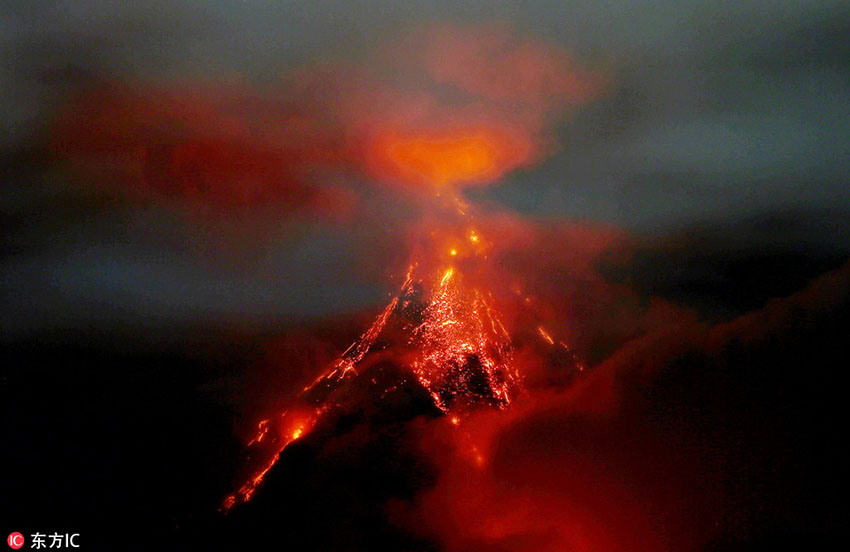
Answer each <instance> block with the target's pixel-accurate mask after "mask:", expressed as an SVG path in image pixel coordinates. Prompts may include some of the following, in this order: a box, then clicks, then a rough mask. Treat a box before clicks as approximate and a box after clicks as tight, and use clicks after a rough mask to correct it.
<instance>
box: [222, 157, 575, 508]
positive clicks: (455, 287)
mask: <svg viewBox="0 0 850 552" xmlns="http://www.w3.org/2000/svg"><path fill="white" fill-rule="evenodd" d="M460 143H461V144H464V147H465V143H464V142H462V141H461V142H460ZM445 147H447V146H445V143H444V144H442V145H441V147H440V148H436V149H435V150H434V151H435V155H436V154H439V157H441V158H442V159H439V160H435V162H436V161H439V163H438V165H439V171H440V172H441V174H444V175H445V174H448V173H451V172H452V171H454V173H455V174H460V175H463V177H464V178H466V177H468V173H467V171H466V168H468V167H471V166H472V165H471V163H469V162H467V161H463V170H461V169H458V170H456V171H455V170H454V169H452V170H449V169H446V168H445V166H444V164H445V163H446V162H447V161H446V159H445V158H443V157H444V156H443V155H442V154H443V153H444V152H443V149H445ZM423 151H427V148H426V150H423ZM456 157H457V158H458V159H461V160H463V157H464V156H463V155H462V152H461V153H459V154H458V155H457V156H456ZM428 158H429V157H428V156H427V155H424V154H423V156H417V157H416V166H417V168H418V169H421V168H422V167H423V163H425V164H427V163H426V161H427V159H428ZM426 168H427V167H426ZM435 170H436V169H435ZM490 171H491V169H490V168H489V167H485V168H484V173H485V174H486V173H489V172H490ZM425 172H426V173H430V172H432V171H430V169H428V170H427V171H425ZM470 211H471V209H470V207H469V206H468V205H467V204H466V203H465V202H464V201H463V200H462V199H460V197H459V196H458V195H456V194H455V193H453V190H451V189H446V188H445V187H443V188H442V190H441V192H440V193H439V194H438V196H437V197H436V199H432V203H431V204H430V208H429V209H428V210H427V213H428V217H426V220H425V221H424V222H423V224H422V225H421V226H420V231H419V232H418V233H417V235H416V236H415V239H414V245H413V255H412V261H411V263H410V265H409V268H408V270H407V276H406V278H405V280H404V282H403V283H402V285H401V287H400V289H399V291H398V293H397V294H396V296H395V297H394V298H393V299H392V300H391V301H390V303H389V304H388V305H387V306H386V308H385V309H384V310H383V312H381V314H380V315H379V316H378V317H377V318H376V319H375V321H374V322H373V323H372V325H371V326H370V327H369V328H368V329H367V330H366V331H365V332H363V334H362V335H360V337H359V338H358V339H357V340H355V342H354V343H352V344H351V346H350V347H349V348H348V349H347V350H346V351H345V352H344V353H343V354H342V355H341V356H340V357H339V358H338V359H337V360H336V361H335V362H334V363H333V364H332V365H331V366H330V367H329V368H328V369H327V370H326V371H325V372H324V373H323V374H322V375H320V376H319V377H318V378H317V379H316V380H315V381H313V382H312V383H311V384H310V385H308V386H307V387H305V388H304V389H303V390H302V391H301V393H300V394H299V395H298V397H297V399H296V401H295V402H296V404H297V405H298V406H296V407H293V408H290V409H288V410H287V411H285V412H283V413H282V414H280V415H278V416H276V417H273V418H270V419H264V420H262V421H261V422H260V423H259V426H258V428H257V433H256V435H255V437H254V438H253V439H252V441H251V442H250V443H249V447H254V451H255V452H256V453H257V454H254V456H262V457H264V458H265V460H264V461H263V462H262V464H261V465H260V466H259V467H258V468H257V469H256V471H255V472H254V475H252V476H250V477H249V478H248V480H247V482H246V483H244V484H243V485H242V486H241V487H240V488H239V489H238V490H237V491H236V492H235V493H234V494H232V495H230V496H228V497H227V499H226V500H225V502H224V505H223V510H224V511H227V510H229V509H230V508H232V507H233V506H235V505H237V504H239V503H242V502H246V501H248V500H250V499H251V497H252V496H253V494H254V492H255V491H256V489H257V487H258V486H259V485H260V483H261V482H262V481H263V478H264V476H265V475H266V474H267V473H268V471H269V470H270V469H271V468H272V467H273V466H274V465H275V463H276V462H277V460H278V458H279V457H280V455H281V453H282V452H283V451H284V449H286V448H287V447H288V446H289V445H290V444H292V443H293V442H294V441H296V440H298V439H300V438H302V437H303V436H304V435H306V434H307V433H308V432H309V431H310V430H311V429H312V428H313V427H314V426H315V425H316V424H317V423H318V422H319V421H320V420H321V418H322V417H323V416H325V415H326V414H327V413H329V412H331V411H333V410H334V409H338V408H340V406H341V405H342V404H344V403H346V401H347V400H349V399H350V398H351V395H352V394H351V393H350V392H349V391H348V389H349V388H352V387H354V385H355V384H354V383H353V382H355V381H356V380H357V378H358V376H360V375H362V374H364V373H365V372H366V370H370V369H374V368H375V366H384V365H382V364H380V363H381V361H382V360H386V359H391V361H392V362H391V365H392V366H393V368H392V369H391V370H392V371H393V372H394V374H393V376H392V377H393V378H395V379H394V380H393V381H391V382H390V383H387V384H386V386H385V387H386V388H383V389H382V388H380V387H379V388H378V389H379V390H380V392H381V393H382V394H384V395H385V394H386V393H388V392H390V391H392V390H394V389H395V388H396V387H397V386H398V385H399V382H402V383H403V384H405V385H407V384H413V385H417V386H420V387H421V388H422V389H424V391H425V392H426V393H427V396H428V397H430V399H429V400H430V402H431V403H432V405H433V407H435V412H437V413H439V412H442V413H443V414H448V413H451V414H452V420H453V423H456V422H455V420H457V419H458V418H457V416H458V415H459V414H462V413H463V412H464V411H466V410H468V409H470V408H472V407H475V406H479V405H486V406H491V407H496V408H506V407H507V406H508V405H509V404H510V403H511V401H512V400H513V399H514V398H515V397H516V396H517V395H518V394H519V393H520V392H521V391H522V389H523V385H522V377H521V374H520V371H519V370H518V368H517V366H516V363H515V362H514V349H515V347H514V344H513V342H512V339H511V333H510V332H509V330H508V329H507V328H506V327H505V324H504V322H503V320H502V317H501V316H500V314H499V311H498V310H497V308H496V299H495V297H494V296H493V294H492V293H491V291H490V290H489V284H488V283H489V282H494V281H498V280H499V278H498V276H497V275H495V273H494V272H493V266H492V264H493V263H492V262H491V261H490V253H492V250H493V246H494V243H492V242H491V241H489V240H488V237H487V236H486V235H484V233H482V232H481V229H480V228H479V227H478V226H477V225H476V223H475V220H474V218H473V216H472V215H471V214H470ZM539 333H540V337H541V338H542V345H543V346H547V347H548V346H553V345H554V343H555V342H554V340H553V339H552V337H551V336H549V334H548V333H547V332H546V330H545V329H543V328H542V327H541V328H540V330H539ZM564 347H565V346H564ZM380 370H385V368H380ZM396 372H397V373H396ZM374 374H375V372H374V371H373V372H369V375H368V376H367V377H369V378H370V380H371V381H372V383H373V384H375V381H376V380H375V378H374ZM378 385H383V383H380V384H378ZM354 400H358V399H357V398H355V399H354Z"/></svg>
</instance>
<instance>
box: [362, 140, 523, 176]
mask: <svg viewBox="0 0 850 552" xmlns="http://www.w3.org/2000/svg"><path fill="white" fill-rule="evenodd" d="M531 150H532V148H531V145H530V143H529V142H528V140H526V139H524V137H523V135H522V134H521V133H517V134H516V135H514V136H512V135H510V134H508V133H507V132H499V131H497V130H495V129H491V128H473V129H445V130H439V131H431V132H419V133H417V132H404V133H402V132H395V131H394V132H387V133H384V134H382V135H380V136H378V137H377V139H376V140H375V141H374V143H373V144H372V151H371V154H372V158H373V168H374V169H375V172H377V173H378V174H379V175H380V176H382V177H385V178H389V179H397V180H399V181H402V182H405V183H412V184H416V185H422V186H426V187H435V188H441V187H444V186H453V185H459V184H483V183H487V182H490V181H492V180H494V179H496V178H498V177H500V176H502V175H503V174H504V173H505V172H507V171H509V170H511V169H513V168H515V167H517V166H518V165H520V164H522V163H524V162H526V161H527V160H528V159H529V157H530V156H531Z"/></svg>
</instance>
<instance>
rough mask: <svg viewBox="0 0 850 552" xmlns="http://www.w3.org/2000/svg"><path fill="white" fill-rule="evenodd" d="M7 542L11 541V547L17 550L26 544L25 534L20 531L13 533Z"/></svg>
mask: <svg viewBox="0 0 850 552" xmlns="http://www.w3.org/2000/svg"><path fill="white" fill-rule="evenodd" d="M6 542H8V543H9V548H13V549H15V550H17V549H18V548H20V547H22V546H23V545H24V536H23V535H22V534H20V533H11V534H10V535H9V538H8V539H6Z"/></svg>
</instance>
